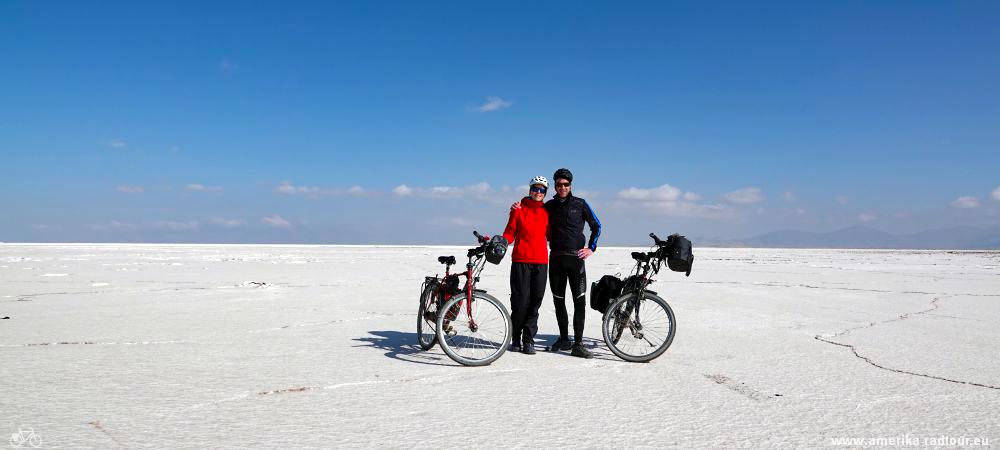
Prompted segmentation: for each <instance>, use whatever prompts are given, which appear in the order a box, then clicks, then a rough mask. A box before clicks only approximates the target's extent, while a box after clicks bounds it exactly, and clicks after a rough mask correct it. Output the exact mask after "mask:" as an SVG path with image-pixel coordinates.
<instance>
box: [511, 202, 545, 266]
mask: <svg viewBox="0 0 1000 450" xmlns="http://www.w3.org/2000/svg"><path fill="white" fill-rule="evenodd" d="M548 230H549V215H548V213H547V212H546V211H545V204H544V203H542V202H536V201H534V200H532V199H531V198H529V197H524V198H523V199H521V207H520V208H518V209H512V210H511V211H510V219H508V220H507V228H505V229H504V230H503V237H504V239H506V240H507V245H510V243H512V242H513V243H514V256H512V257H511V259H512V260H513V261H514V262H519V263H532V264H548V263H549V248H548V244H547V241H546V239H545V237H546V234H547V233H548Z"/></svg>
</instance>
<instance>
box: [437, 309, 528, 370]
mask: <svg viewBox="0 0 1000 450" xmlns="http://www.w3.org/2000/svg"><path fill="white" fill-rule="evenodd" d="M470 310H471V314H470ZM440 311H447V313H445V314H439V315H438V322H437V337H438V342H439V343H440V344H441V349H442V350H444V352H445V353H446V354H447V355H448V356H449V357H450V358H451V359H453V360H455V362H457V363H459V364H463V365H466V366H485V365H487V364H490V363H492V362H493V361H496V360H497V358H499V357H500V356H502V355H503V353H504V352H505V351H507V345H508V344H509V343H510V314H508V313H507V308H506V307H504V306H503V304H502V303H500V301H499V300H497V299H496V298H494V297H493V296H491V295H489V294H485V293H482V292H476V293H474V294H473V295H472V304H471V305H467V304H466V301H465V294H459V295H457V296H455V297H453V298H452V299H451V300H448V302H447V303H445V304H444V305H443V306H441V309H440Z"/></svg>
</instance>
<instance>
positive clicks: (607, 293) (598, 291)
mask: <svg viewBox="0 0 1000 450" xmlns="http://www.w3.org/2000/svg"><path fill="white" fill-rule="evenodd" d="M624 285H625V284H624V283H623V282H622V280H621V279H620V278H618V277H616V276H614V275H605V276H603V277H601V279H600V281H595V282H593V283H591V284H590V307H591V308H592V309H594V310H596V311H600V312H601V314H604V312H605V311H607V309H608V305H609V304H610V303H611V300H613V299H616V298H618V297H619V296H620V295H622V287H624Z"/></svg>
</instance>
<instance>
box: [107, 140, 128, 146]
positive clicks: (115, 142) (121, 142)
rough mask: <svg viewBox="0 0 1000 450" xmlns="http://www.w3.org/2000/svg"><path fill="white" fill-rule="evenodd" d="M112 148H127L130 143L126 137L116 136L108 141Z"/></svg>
mask: <svg viewBox="0 0 1000 450" xmlns="http://www.w3.org/2000/svg"><path fill="white" fill-rule="evenodd" d="M108 145H110V146H111V148H125V147H128V143H127V142H125V140H124V139H119V138H115V139H112V140H111V141H110V142H108Z"/></svg>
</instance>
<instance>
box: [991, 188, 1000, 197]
mask: <svg viewBox="0 0 1000 450" xmlns="http://www.w3.org/2000/svg"><path fill="white" fill-rule="evenodd" d="M991 195H992V196H993V200H997V201H1000V186H997V188H996V189H994V190H993V194H991Z"/></svg>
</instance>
